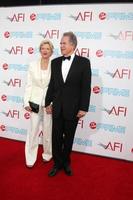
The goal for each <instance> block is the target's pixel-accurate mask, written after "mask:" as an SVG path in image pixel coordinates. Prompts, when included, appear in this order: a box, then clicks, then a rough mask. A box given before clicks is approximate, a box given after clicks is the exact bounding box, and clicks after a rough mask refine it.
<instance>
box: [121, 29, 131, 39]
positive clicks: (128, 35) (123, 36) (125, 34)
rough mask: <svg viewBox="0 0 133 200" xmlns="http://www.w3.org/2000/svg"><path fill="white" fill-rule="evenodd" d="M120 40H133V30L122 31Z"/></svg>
mask: <svg viewBox="0 0 133 200" xmlns="http://www.w3.org/2000/svg"><path fill="white" fill-rule="evenodd" d="M119 39H120V40H133V31H120V33H119Z"/></svg>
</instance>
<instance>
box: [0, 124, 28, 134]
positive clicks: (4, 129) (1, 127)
mask: <svg viewBox="0 0 133 200" xmlns="http://www.w3.org/2000/svg"><path fill="white" fill-rule="evenodd" d="M0 131H2V132H3V133H5V132H9V133H15V134H17V135H25V136H26V135H27V129H23V128H17V127H15V126H6V125H4V124H0Z"/></svg>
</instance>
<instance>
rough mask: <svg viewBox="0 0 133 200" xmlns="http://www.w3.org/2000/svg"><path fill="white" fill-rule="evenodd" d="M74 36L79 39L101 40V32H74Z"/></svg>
mask: <svg viewBox="0 0 133 200" xmlns="http://www.w3.org/2000/svg"><path fill="white" fill-rule="evenodd" d="M75 34H76V36H77V37H78V38H81V39H91V40H101V39H102V32H75Z"/></svg>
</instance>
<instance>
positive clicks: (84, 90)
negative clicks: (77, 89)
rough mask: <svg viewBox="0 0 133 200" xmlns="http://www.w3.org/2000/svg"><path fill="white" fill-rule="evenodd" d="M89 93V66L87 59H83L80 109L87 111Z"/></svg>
mask: <svg viewBox="0 0 133 200" xmlns="http://www.w3.org/2000/svg"><path fill="white" fill-rule="evenodd" d="M90 95H91V66H90V61H89V60H88V59H86V60H85V63H84V70H83V74H82V80H81V97H80V110H83V111H86V112H87V111H88V108H89V103H90Z"/></svg>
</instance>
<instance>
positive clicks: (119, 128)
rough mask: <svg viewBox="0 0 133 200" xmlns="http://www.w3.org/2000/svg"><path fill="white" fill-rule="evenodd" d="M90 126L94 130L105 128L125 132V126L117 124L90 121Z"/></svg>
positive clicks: (109, 130)
mask: <svg viewBox="0 0 133 200" xmlns="http://www.w3.org/2000/svg"><path fill="white" fill-rule="evenodd" d="M89 128H90V129H94V130H103V131H105V132H111V133H116V134H117V133H118V134H125V131H126V127H125V126H116V125H114V124H105V123H96V122H95V121H93V122H90V123H89Z"/></svg>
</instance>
